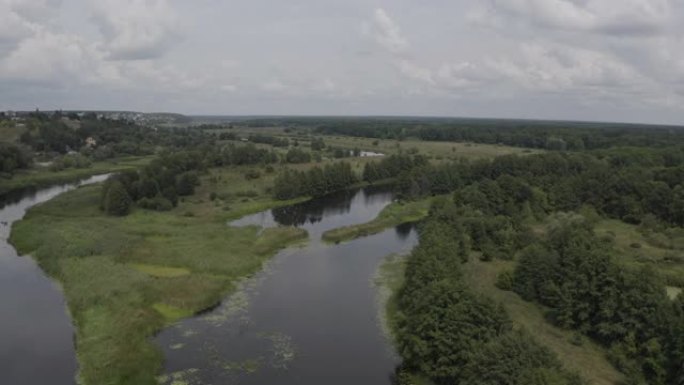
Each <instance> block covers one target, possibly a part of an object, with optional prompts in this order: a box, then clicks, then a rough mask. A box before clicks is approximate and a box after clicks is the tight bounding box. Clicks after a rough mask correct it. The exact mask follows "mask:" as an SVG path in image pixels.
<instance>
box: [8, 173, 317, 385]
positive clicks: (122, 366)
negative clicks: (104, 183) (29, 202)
mask: <svg viewBox="0 0 684 385" xmlns="http://www.w3.org/2000/svg"><path fill="white" fill-rule="evenodd" d="M244 171H245V170H243V169H240V168H235V169H217V170H212V171H211V172H210V173H209V174H208V175H206V176H204V177H203V183H202V185H201V186H200V187H199V188H198V190H197V191H196V194H195V195H193V196H191V197H187V198H185V199H184V200H183V201H182V202H181V203H180V204H179V206H178V207H177V208H175V209H173V210H172V211H168V212H151V211H146V210H139V209H136V210H134V211H133V212H132V213H131V214H130V215H128V216H126V217H121V218H120V217H108V216H105V215H103V214H102V213H101V212H100V211H99V209H98V205H99V199H100V188H99V186H86V187H82V188H79V189H76V190H74V191H71V192H68V193H65V194H63V195H61V196H58V197H57V198H55V199H54V200H52V201H49V202H47V203H45V204H43V205H40V206H37V207H35V208H33V209H32V210H30V211H29V213H28V214H27V216H26V217H25V219H24V220H22V221H20V222H18V223H16V224H15V227H14V228H13V232H12V236H11V241H12V242H13V244H14V245H15V246H16V247H17V249H18V250H19V252H20V253H21V254H31V255H33V256H34V257H35V259H36V260H37V261H38V263H39V264H40V266H41V267H42V268H43V269H44V270H45V271H46V272H47V273H48V274H49V275H50V276H52V277H54V278H55V279H57V280H58V281H59V282H60V283H61V285H62V286H63V288H64V293H65V296H66V300H67V303H68V307H69V310H70V312H71V315H72V318H73V320H74V323H75V325H76V328H77V335H76V345H77V354H78V360H79V364H80V373H79V380H80V382H81V383H83V384H97V385H100V384H102V385H107V384H155V383H156V380H155V375H156V374H158V372H159V370H160V369H161V363H162V359H163V357H162V355H161V353H160V352H159V351H158V349H157V348H156V347H155V346H154V345H153V344H152V343H151V341H150V337H151V336H152V335H153V334H154V333H155V332H157V331H159V330H161V329H162V328H163V327H165V326H166V325H169V324H170V323H173V322H174V321H176V320H178V319H179V318H182V317H186V316H189V315H191V314H193V313H196V312H198V311H200V310H202V309H205V308H207V307H210V306H212V305H214V304H216V303H217V302H218V301H219V300H221V299H222V298H223V297H224V296H225V295H227V294H228V293H229V292H230V291H231V290H232V289H233V285H234V284H235V283H236V282H237V280H238V279H239V278H241V277H245V276H249V275H251V274H253V273H255V272H257V271H258V270H260V268H261V266H262V264H263V262H264V261H265V260H267V259H268V258H270V257H271V256H272V255H274V253H276V252H277V251H278V250H280V249H282V248H283V247H285V246H287V245H289V244H292V243H294V242H299V241H301V240H302V239H304V238H305V237H306V232H305V231H303V230H299V229H295V228H290V227H281V228H273V229H267V230H265V231H263V232H260V231H259V229H258V228H256V227H243V228H234V227H229V226H226V219H227V218H231V217H235V216H237V215H240V214H244V213H247V212H251V211H250V210H259V209H265V208H268V207H272V206H274V205H280V204H283V202H278V201H275V200H273V199H272V198H271V197H270V195H268V193H267V192H266V191H267V190H268V185H269V180H270V177H269V176H263V177H261V178H259V179H256V180H250V181H248V180H246V179H245V178H244V175H243V173H244Z"/></svg>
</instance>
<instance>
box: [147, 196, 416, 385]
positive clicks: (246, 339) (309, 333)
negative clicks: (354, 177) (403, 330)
mask: <svg viewBox="0 0 684 385" xmlns="http://www.w3.org/2000/svg"><path fill="white" fill-rule="evenodd" d="M392 199H393V195H392V193H391V192H389V191H387V189H377V188H366V189H361V190H357V191H352V192H344V193H340V194H334V195H332V196H328V197H325V198H322V199H317V200H313V201H310V202H307V203H304V204H300V205H294V206H290V207H286V208H281V209H276V210H269V211H265V212H262V213H258V214H254V215H250V216H247V217H244V218H242V219H240V220H237V221H235V222H232V223H231V224H230V225H232V226H248V225H258V226H262V227H270V226H278V225H288V226H298V227H302V228H304V229H306V230H307V231H308V233H309V241H308V243H307V244H306V245H304V246H303V247H301V248H292V249H287V250H284V251H282V252H281V253H279V254H278V255H276V256H275V257H274V259H273V260H272V262H270V263H269V264H268V265H267V266H266V268H265V269H264V270H263V271H262V272H261V273H259V274H257V275H256V276H255V277H253V278H251V279H249V280H246V281H244V282H243V283H242V284H241V285H240V287H239V288H238V290H237V291H236V292H235V293H234V294H232V295H231V296H230V297H228V298H226V299H225V300H224V301H223V303H222V304H221V305H220V306H218V307H217V308H215V309H212V310H211V311H208V312H205V313H204V314H201V315H198V316H196V317H193V318H190V319H187V320H184V321H181V322H180V323H178V324H176V325H174V326H172V327H170V328H168V329H166V330H165V331H163V332H162V333H160V334H159V335H158V336H157V343H158V344H159V346H160V347H161V349H162V350H163V351H164V355H165V357H166V361H165V375H163V376H162V377H161V378H160V380H161V383H172V382H173V381H177V380H179V381H182V382H184V383H188V384H276V383H277V384H279V385H289V384H299V385H314V384H315V385H319V384H332V385H335V384H345V385H347V384H357V385H382V384H390V383H391V376H392V374H393V372H394V368H395V366H396V365H397V364H398V363H399V359H398V357H397V356H396V354H395V353H394V351H393V349H392V346H391V344H390V343H389V341H388V339H387V337H386V336H385V335H384V334H383V332H382V330H381V327H380V325H379V319H378V304H377V301H376V292H375V289H374V287H373V284H372V278H373V276H374V274H375V272H376V270H377V268H378V266H379V265H380V263H381V262H382V261H383V258H384V257H385V256H387V255H389V254H393V253H401V252H407V251H409V250H410V249H411V248H412V247H413V246H414V245H415V244H416V243H417V236H416V233H415V231H414V230H413V228H412V227H410V226H409V227H406V226H400V227H398V228H396V229H390V230H387V231H385V232H382V233H380V234H377V235H374V236H370V237H366V238H361V239H357V240H354V241H351V242H347V243H343V244H338V245H329V244H325V243H323V242H322V241H321V235H322V233H323V232H325V231H327V230H330V229H333V228H337V227H341V226H347V225H353V224H359V223H364V222H367V221H370V220H372V219H373V218H375V217H376V216H377V214H378V213H379V212H380V211H381V210H382V208H384V207H385V206H386V205H387V204H389V203H390V202H391V201H392Z"/></svg>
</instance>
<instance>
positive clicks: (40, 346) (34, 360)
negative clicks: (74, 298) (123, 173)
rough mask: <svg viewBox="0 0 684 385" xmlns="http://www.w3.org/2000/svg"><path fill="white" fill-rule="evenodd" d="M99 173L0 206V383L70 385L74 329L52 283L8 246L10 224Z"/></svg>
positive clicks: (100, 177) (94, 180)
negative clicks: (38, 205)
mask: <svg viewBox="0 0 684 385" xmlns="http://www.w3.org/2000/svg"><path fill="white" fill-rule="evenodd" d="M106 178H107V175H98V176H94V177H91V178H88V179H86V180H83V181H81V182H79V183H75V184H69V185H62V186H54V187H50V188H45V189H40V190H32V191H29V192H25V194H24V195H23V196H19V195H14V196H13V197H12V198H11V199H10V200H9V201H4V203H3V204H2V207H1V208H0V304H2V311H1V312H0V384H2V385H43V384H51V385H53V384H54V385H72V384H75V383H76V381H75V376H76V369H77V365H76V354H75V351H74V341H73V335H74V329H73V326H72V325H71V320H70V319H69V316H68V315H67V311H66V306H65V302H64V297H63V295H62V292H61V290H60V289H59V288H58V287H57V285H56V284H55V283H54V282H53V281H52V280H51V279H50V278H48V277H46V276H45V274H44V273H43V272H42V270H41V269H40V268H39V267H38V266H37V265H36V263H35V261H33V259H31V258H28V257H21V258H20V257H19V255H17V251H16V250H15V249H14V247H12V245H10V244H9V242H8V238H9V235H10V231H11V228H12V224H13V223H14V222H16V221H18V220H20V219H21V218H23V217H24V215H25V214H26V210H28V209H29V208H30V207H32V206H35V205H37V204H39V203H42V202H45V201H48V200H50V199H52V198H54V197H56V196H57V195H59V194H61V193H63V192H66V191H68V190H71V189H74V188H76V187H78V186H80V185H84V184H91V183H97V182H101V181H103V180H105V179H106Z"/></svg>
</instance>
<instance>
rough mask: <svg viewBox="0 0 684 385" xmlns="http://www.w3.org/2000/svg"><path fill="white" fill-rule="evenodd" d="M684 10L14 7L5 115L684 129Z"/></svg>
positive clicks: (430, 5)
mask: <svg viewBox="0 0 684 385" xmlns="http://www.w3.org/2000/svg"><path fill="white" fill-rule="evenodd" d="M683 102H684V1H682V0H422V1H421V0H335V1H333V0H192V1H189V0H0V109H33V108H36V107H40V108H41V109H45V110H48V109H56V108H61V109H108V110H113V109H121V110H136V111H147V112H152V111H168V112H181V113H187V114H227V115H241V114H242V115H243V114H296V115H299V114H305V115H310V114H315V115H330V114H333V115H437V116H479V117H512V118H540V119H547V118H551V119H574V120H607V121H635V122H654V123H676V124H684V103H683Z"/></svg>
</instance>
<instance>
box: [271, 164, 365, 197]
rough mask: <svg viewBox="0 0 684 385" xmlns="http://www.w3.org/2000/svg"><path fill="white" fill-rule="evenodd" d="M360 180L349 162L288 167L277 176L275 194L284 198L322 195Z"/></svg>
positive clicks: (274, 186)
mask: <svg viewBox="0 0 684 385" xmlns="http://www.w3.org/2000/svg"><path fill="white" fill-rule="evenodd" d="M358 181H359V180H358V177H357V176H356V174H355V173H354V171H353V169H352V167H351V165H350V164H349V163H347V162H337V163H332V164H327V165H325V166H323V167H319V166H314V167H312V168H310V169H309V170H307V171H298V170H293V169H289V168H288V169H285V170H284V171H283V172H282V173H281V174H280V175H278V176H277V177H276V179H275V181H274V185H273V195H274V196H275V197H276V198H277V199H283V200H284V199H292V198H297V197H304V196H309V197H320V196H323V195H326V194H329V193H331V192H334V191H338V190H342V189H345V188H347V187H350V186H351V185H353V184H354V183H357V182H358Z"/></svg>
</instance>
